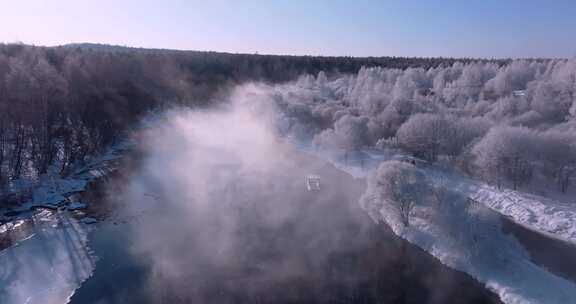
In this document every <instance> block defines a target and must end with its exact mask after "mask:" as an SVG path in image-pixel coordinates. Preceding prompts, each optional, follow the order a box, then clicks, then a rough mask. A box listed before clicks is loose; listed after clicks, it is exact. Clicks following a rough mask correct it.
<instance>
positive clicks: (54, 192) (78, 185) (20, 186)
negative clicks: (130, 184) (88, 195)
mask: <svg viewBox="0 0 576 304" xmlns="http://www.w3.org/2000/svg"><path fill="white" fill-rule="evenodd" d="M128 145H129V144H128V143H127V142H124V143H121V144H118V145H115V146H112V147H111V148H110V149H108V150H107V151H106V152H105V153H103V154H102V155H100V156H98V157H95V158H94V159H92V160H91V161H90V162H88V163H87V164H85V165H84V166H82V167H80V168H78V169H76V170H75V171H74V172H73V173H72V174H70V175H69V176H67V177H62V176H60V175H59V174H58V173H57V172H58V170H57V169H56V168H52V169H53V170H51V171H50V172H49V173H47V174H44V175H41V176H40V177H39V178H38V179H37V180H36V181H33V182H32V181H26V180H17V181H13V182H12V185H11V187H10V188H11V189H10V191H11V192H14V193H17V192H19V191H26V189H31V199H30V200H28V201H26V202H25V203H23V204H22V205H20V206H17V207H15V208H12V209H11V211H16V212H23V211H28V210H30V209H31V208H32V207H34V206H45V207H57V206H61V205H63V204H66V203H69V202H68V201H67V198H68V197H69V196H70V195H71V194H73V193H76V192H81V191H84V190H85V188H86V186H87V184H88V182H90V181H91V180H94V179H96V178H99V177H102V176H105V175H106V174H108V173H109V172H110V171H112V170H114V168H115V166H114V161H115V160H117V159H118V158H120V157H121V155H122V153H123V152H124V151H125V150H126V148H127V147H128ZM2 211H3V210H2V209H1V208H0V214H1V213H3V212H2Z"/></svg>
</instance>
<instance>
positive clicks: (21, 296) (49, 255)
mask: <svg viewBox="0 0 576 304" xmlns="http://www.w3.org/2000/svg"><path fill="white" fill-rule="evenodd" d="M33 222H34V225H33V227H32V228H33V231H32V235H31V236H30V237H29V238H27V239H25V240H23V241H21V242H19V243H17V244H16V245H14V246H12V247H9V248H7V249H4V250H2V251H0V286H1V288H0V303H7V304H12V303H15V304H16V303H17V304H20V303H22V304H24V303H26V304H33V303H39V304H62V303H66V302H67V301H68V299H69V297H70V296H71V295H72V294H73V292H74V290H75V289H76V288H77V287H78V286H80V284H81V283H82V282H83V281H84V280H85V279H87V278H88V277H89V276H90V274H91V273H92V270H93V269H94V263H95V259H94V258H93V256H92V255H91V254H90V252H89V251H88V250H87V246H86V235H87V231H86V227H85V226H84V225H82V224H80V223H78V221H76V220H75V219H73V218H72V217H70V216H69V215H68V214H67V213H66V212H65V211H58V212H55V213H51V212H48V211H41V212H39V213H37V214H36V215H35V216H34V218H33Z"/></svg>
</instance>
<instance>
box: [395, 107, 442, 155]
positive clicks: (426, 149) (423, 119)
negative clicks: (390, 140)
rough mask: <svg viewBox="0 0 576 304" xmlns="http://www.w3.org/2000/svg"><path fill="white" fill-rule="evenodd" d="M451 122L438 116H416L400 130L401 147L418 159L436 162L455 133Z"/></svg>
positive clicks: (398, 136)
mask: <svg viewBox="0 0 576 304" xmlns="http://www.w3.org/2000/svg"><path fill="white" fill-rule="evenodd" d="M452 130H453V128H452V126H451V125H450V122H449V121H448V120H447V119H446V118H445V117H443V116H440V115H436V114H416V115H414V116H412V117H410V119H408V121H406V122H405V123H404V124H403V125H402V126H401V127H400V129H398V133H397V135H396V136H397V138H398V143H399V144H400V146H401V147H402V148H403V149H404V150H406V151H408V152H410V153H412V154H413V155H415V156H417V157H422V158H425V159H427V160H429V161H436V159H437V158H438V155H439V154H440V153H441V152H442V150H441V149H442V148H443V147H445V146H447V142H448V141H449V140H450V136H451V134H452V133H453V132H452Z"/></svg>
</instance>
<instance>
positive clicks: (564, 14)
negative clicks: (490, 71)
mask: <svg viewBox="0 0 576 304" xmlns="http://www.w3.org/2000/svg"><path fill="white" fill-rule="evenodd" d="M0 41H3V42H16V41H21V42H24V43H30V44H37V45H59V44H65V43H71V42H100V43H109V44H119V45H129V46H139V47H159V48H176V49H194V50H214V51H227V52H241V53H256V52H258V53H261V54H264V53H266V54H297V55H302V54H310V55H351V56H456V57H574V56H575V55H576V0H571V1H567V0H553V1H552V0H549V1H541V0H527V1H519V0H500V1H496V0H485V1H476V0H468V1H465V0H462V1H455V0H453V1H450V0H446V1H432V0H429V1H425V0H411V1H399V0H398V1H384V0H381V1H376V0H360V1H352V0H350V1H344V0H332V1H329V0H316V1H314V0H308V1H305V0H292V1H289V0H278V1H272V0H268V1H264V0H261V1H258V0H243V1H242V0H236V1H233V0H227V1H226V0H212V1H195V0H164V1H151V0H139V1H136V0H125V1H123V0H116V1H113V0H100V1H96V0H90V1H88V0H86V1H84V0H0Z"/></svg>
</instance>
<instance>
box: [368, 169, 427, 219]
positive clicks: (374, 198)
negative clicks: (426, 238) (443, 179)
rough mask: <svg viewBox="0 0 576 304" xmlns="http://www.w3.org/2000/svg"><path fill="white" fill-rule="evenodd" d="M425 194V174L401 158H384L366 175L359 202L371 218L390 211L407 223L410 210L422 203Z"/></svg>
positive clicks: (378, 217) (410, 214) (377, 217)
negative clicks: (369, 174) (368, 175)
mask: <svg viewBox="0 0 576 304" xmlns="http://www.w3.org/2000/svg"><path fill="white" fill-rule="evenodd" d="M428 194H429V186H428V184H427V182H426V178H425V176H424V175H423V174H422V173H421V172H420V171H419V169H418V168H416V167H415V166H414V165H411V164H408V163H404V162H399V161H386V162H383V163H381V164H380V166H379V167H378V170H377V171H376V172H375V173H374V174H373V175H371V176H370V177H369V179H368V189H367V191H366V193H365V195H364V196H363V198H362V200H361V203H362V205H363V207H364V208H365V209H366V210H367V211H368V212H369V214H370V215H371V216H372V217H373V218H375V219H380V218H381V216H382V214H383V213H387V214H393V215H394V216H395V217H396V219H397V220H398V221H399V222H400V223H402V225H404V226H406V227H407V226H409V225H410V217H411V216H412V210H413V209H414V207H415V206H416V205H418V204H422V203H424V200H425V199H426V196H427V195H428Z"/></svg>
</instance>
